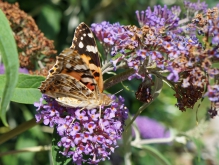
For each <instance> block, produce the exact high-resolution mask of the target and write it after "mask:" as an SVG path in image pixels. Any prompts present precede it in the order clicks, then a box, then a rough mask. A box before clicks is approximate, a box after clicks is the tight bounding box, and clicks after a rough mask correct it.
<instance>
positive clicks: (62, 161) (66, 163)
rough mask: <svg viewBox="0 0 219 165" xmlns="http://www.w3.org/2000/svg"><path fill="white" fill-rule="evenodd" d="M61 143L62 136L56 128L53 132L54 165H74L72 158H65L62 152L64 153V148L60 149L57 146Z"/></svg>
mask: <svg viewBox="0 0 219 165" xmlns="http://www.w3.org/2000/svg"><path fill="white" fill-rule="evenodd" d="M59 141H60V136H59V135H58V133H57V129H56V127H55V128H54V131H53V139H52V158H53V164H54V165H72V158H67V157H66V156H63V155H62V154H61V153H60V152H63V151H64V147H59V146H58V145H57V144H58V142H59Z"/></svg>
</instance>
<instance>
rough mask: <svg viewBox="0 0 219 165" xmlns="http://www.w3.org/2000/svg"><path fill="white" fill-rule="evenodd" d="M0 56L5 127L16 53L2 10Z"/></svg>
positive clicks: (0, 110) (14, 79) (1, 114)
mask: <svg viewBox="0 0 219 165" xmlns="http://www.w3.org/2000/svg"><path fill="white" fill-rule="evenodd" d="M0 56H1V57H2V59H3V63H4V66H5V75H6V80H5V84H4V89H3V92H2V94H1V96H0V97H1V103H0V117H1V120H2V122H3V124H4V125H5V126H7V125H8V124H7V121H6V110H7V106H8V104H9V102H10V98H11V96H12V92H13V90H14V88H15V85H16V83H17V79H18V67H19V63H18V53H17V47H16V44H15V40H14V36H13V33H12V30H11V28H10V26H9V22H8V20H7V18H6V17H5V15H4V13H3V12H2V10H0Z"/></svg>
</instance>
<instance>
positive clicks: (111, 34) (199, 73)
mask: <svg viewBox="0 0 219 165" xmlns="http://www.w3.org/2000/svg"><path fill="white" fill-rule="evenodd" d="M184 4H185V6H184V7H185V8H186V9H187V11H188V14H187V15H186V17H185V18H180V17H179V15H180V14H181V9H180V7H177V6H174V7H172V8H170V9H168V8H167V6H164V7H162V6H159V5H158V6H155V7H154V8H153V9H151V8H150V7H148V8H147V9H146V10H144V11H136V18H137V20H138V23H139V25H140V26H135V25H121V24H120V23H113V24H111V23H109V22H107V21H103V22H101V23H93V24H92V25H91V28H92V31H93V32H94V34H95V35H96V37H97V38H98V40H99V41H100V43H101V44H102V45H103V46H104V48H105V50H107V51H106V55H107V56H111V58H112V60H111V61H110V63H111V65H112V66H113V69H114V71H115V70H117V69H120V68H121V67H123V68H127V67H128V68H130V69H131V70H134V74H133V72H130V73H131V74H130V76H129V78H128V79H129V80H132V79H133V78H138V79H142V83H141V84H140V85H139V89H138V90H137V92H136V98H137V99H139V100H140V101H143V102H147V103H148V102H150V101H151V100H153V94H152V93H151V91H153V90H152V88H153V87H154V77H159V78H160V79H161V80H162V81H164V82H166V83H167V84H168V85H169V86H170V87H171V88H172V89H173V90H174V91H175V94H174V96H175V98H176V100H177V103H176V106H177V107H178V108H179V109H180V110H181V111H185V110H186V108H193V107H194V105H195V103H196V102H197V101H198V100H199V99H201V98H203V97H204V96H207V97H208V98H209V99H210V101H211V102H212V104H211V105H212V107H211V108H210V111H209V113H210V114H211V117H213V116H215V115H217V110H218V103H219V102H218V101H219V96H218V74H219V70H218V68H216V67H214V65H213V63H214V62H218V60H219V49H218V47H219V46H218V45H219V44H218V43H219V26H218V24H219V14H218V12H219V8H217V7H215V8H212V9H208V8H207V4H205V3H204V2H199V1H198V2H197V3H191V2H189V1H185V2H184ZM194 11H196V13H195V12H194ZM194 13H195V14H194ZM182 15H183V14H182ZM121 64H122V65H121ZM108 65H109V64H108ZM211 79H214V80H215V81H214V82H215V84H211V83H210V82H211ZM212 111H213V112H212Z"/></svg>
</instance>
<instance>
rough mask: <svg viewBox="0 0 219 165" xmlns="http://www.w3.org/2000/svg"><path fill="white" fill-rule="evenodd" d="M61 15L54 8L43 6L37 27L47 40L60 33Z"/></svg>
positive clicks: (58, 10) (57, 9)
mask: <svg viewBox="0 0 219 165" xmlns="http://www.w3.org/2000/svg"><path fill="white" fill-rule="evenodd" d="M61 17H62V14H61V12H60V9H59V8H57V7H55V6H50V5H44V6H43V7H42V9H41V13H40V15H39V19H38V26H39V28H40V29H41V30H42V32H43V33H45V35H46V37H48V38H49V39H55V38H56V35H57V34H58V32H59V31H60V25H61V23H60V22H61Z"/></svg>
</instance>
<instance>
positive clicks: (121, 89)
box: [114, 89, 123, 95]
mask: <svg viewBox="0 0 219 165" xmlns="http://www.w3.org/2000/svg"><path fill="white" fill-rule="evenodd" d="M121 91H123V89H121V90H119V91H118V92H116V93H114V95H116V94H118V93H119V92H121Z"/></svg>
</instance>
